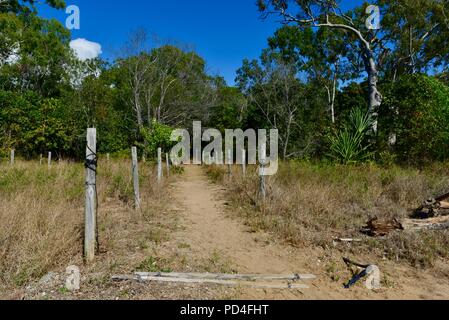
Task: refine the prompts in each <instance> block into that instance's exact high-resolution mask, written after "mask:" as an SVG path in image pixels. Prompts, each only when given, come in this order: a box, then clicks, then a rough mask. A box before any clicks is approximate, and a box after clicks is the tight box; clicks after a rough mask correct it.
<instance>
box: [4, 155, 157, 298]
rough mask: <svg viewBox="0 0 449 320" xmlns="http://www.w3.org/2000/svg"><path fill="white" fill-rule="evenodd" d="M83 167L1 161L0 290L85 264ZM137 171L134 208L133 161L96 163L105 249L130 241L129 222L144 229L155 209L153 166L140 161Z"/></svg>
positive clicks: (99, 218) (19, 285)
mask: <svg viewBox="0 0 449 320" xmlns="http://www.w3.org/2000/svg"><path fill="white" fill-rule="evenodd" d="M84 172H85V169H84V167H83V165H82V164H73V163H72V164H69V163H62V164H60V165H57V164H55V165H54V166H53V167H52V168H51V169H48V168H47V166H46V165H45V166H40V165H39V164H38V163H33V162H22V161H19V162H16V164H15V165H14V167H11V166H9V165H8V164H5V163H3V164H0V291H2V288H3V290H7V288H9V289H11V288H18V287H23V286H25V285H26V284H28V283H30V282H32V281H34V280H36V279H39V278H40V277H42V276H43V275H45V274H46V273H48V272H49V271H52V270H54V269H61V268H65V267H66V266H67V265H69V264H78V265H80V264H82V263H83V257H82V249H83V234H84V229H83V221H84V220H83V219H84ZM140 175H141V179H140V182H141V194H142V199H143V207H142V210H140V211H136V210H134V208H133V202H134V200H133V189H132V183H131V163H130V162H129V161H124V160H123V161H111V163H109V164H108V163H100V165H99V170H98V177H97V183H98V196H99V198H98V199H99V216H98V224H99V231H100V232H99V236H100V244H101V247H100V251H101V252H102V253H103V254H104V253H105V252H114V253H117V251H119V250H120V248H121V247H122V246H128V247H129V246H132V245H133V244H130V243H129V242H132V241H133V238H132V237H131V236H130V234H129V233H130V229H132V226H135V227H136V228H137V226H139V228H140V229H142V228H144V227H145V226H144V224H145V222H147V221H148V219H149V217H151V215H152V214H154V212H155V211H157V210H158V209H159V208H158V204H161V201H162V200H163V198H164V192H163V190H162V188H161V187H159V186H157V183H156V182H155V179H156V178H155V174H154V168H153V167H150V166H143V165H141V167H140ZM126 241H128V242H126ZM124 242H125V243H124ZM134 245H135V246H137V245H136V244H134ZM62 270H63V269H62Z"/></svg>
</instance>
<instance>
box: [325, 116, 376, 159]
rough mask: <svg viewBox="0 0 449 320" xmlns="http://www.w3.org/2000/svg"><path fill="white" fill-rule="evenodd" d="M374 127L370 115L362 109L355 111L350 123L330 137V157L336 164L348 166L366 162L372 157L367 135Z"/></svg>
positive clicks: (350, 117)
mask: <svg viewBox="0 0 449 320" xmlns="http://www.w3.org/2000/svg"><path fill="white" fill-rule="evenodd" d="M371 126H372V119H371V117H370V115H369V114H368V113H367V112H365V111H363V110H362V109H353V110H352V111H351V114H350V116H349V122H348V123H347V124H345V125H344V126H343V128H342V129H341V130H340V131H338V132H337V133H336V134H335V135H331V136H330V137H329V142H330V153H329V156H330V157H331V158H332V159H333V160H334V161H336V162H339V163H342V164H345V165H348V164H356V163H360V162H363V161H366V160H367V159H369V158H370V157H371V156H372V153H371V152H370V151H369V147H370V144H369V143H367V135H368V132H369V130H370V128H371Z"/></svg>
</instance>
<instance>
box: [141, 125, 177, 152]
mask: <svg viewBox="0 0 449 320" xmlns="http://www.w3.org/2000/svg"><path fill="white" fill-rule="evenodd" d="M172 132H173V128H171V127H169V126H166V125H163V124H161V123H158V122H157V121H153V124H152V126H151V128H146V127H143V128H142V129H141V130H140V133H141V135H142V137H143V139H144V143H143V144H141V147H142V148H143V149H144V150H145V152H146V154H147V155H149V156H150V157H156V156H157V149H158V148H162V151H163V152H169V151H170V149H171V148H172V147H173V146H174V145H175V144H176V143H175V142H172V141H170V138H171V134H172Z"/></svg>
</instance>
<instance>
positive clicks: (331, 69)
mask: <svg viewBox="0 0 449 320" xmlns="http://www.w3.org/2000/svg"><path fill="white" fill-rule="evenodd" d="M268 43H269V46H270V50H271V52H272V54H274V55H277V56H278V57H279V58H280V59H282V60H283V61H286V62H287V61H291V62H292V63H294V64H295V65H296V67H297V72H298V74H299V76H300V77H302V78H305V79H304V80H305V81H307V82H309V83H310V84H311V85H314V84H315V85H316V87H317V89H318V90H321V88H324V94H325V95H326V98H327V103H328V109H329V114H330V118H331V121H332V123H333V124H335V122H336V111H335V100H336V96H337V91H338V89H339V85H340V83H341V82H343V81H345V80H348V79H350V78H351V77H352V73H351V72H350V71H351V68H350V65H349V63H348V58H347V56H346V50H347V49H348V48H347V44H346V41H345V39H343V38H341V37H336V36H335V35H333V34H331V33H329V32H328V30H327V29H321V30H319V31H318V32H315V31H313V30H312V29H311V28H304V29H299V28H295V27H292V26H284V27H282V28H280V29H279V30H277V31H276V32H275V34H274V35H273V36H272V37H270V38H269V39H268Z"/></svg>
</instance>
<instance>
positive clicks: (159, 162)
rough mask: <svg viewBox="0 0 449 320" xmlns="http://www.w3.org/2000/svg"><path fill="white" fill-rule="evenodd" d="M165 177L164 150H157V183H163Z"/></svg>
mask: <svg viewBox="0 0 449 320" xmlns="http://www.w3.org/2000/svg"><path fill="white" fill-rule="evenodd" d="M162 177H163V172H162V149H161V148H158V149H157V182H159V183H161V182H162Z"/></svg>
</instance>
